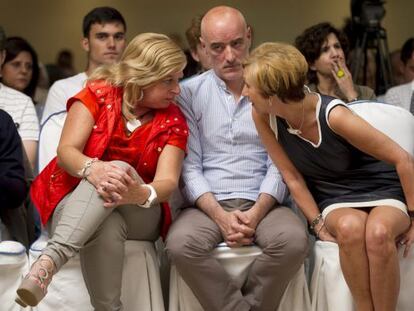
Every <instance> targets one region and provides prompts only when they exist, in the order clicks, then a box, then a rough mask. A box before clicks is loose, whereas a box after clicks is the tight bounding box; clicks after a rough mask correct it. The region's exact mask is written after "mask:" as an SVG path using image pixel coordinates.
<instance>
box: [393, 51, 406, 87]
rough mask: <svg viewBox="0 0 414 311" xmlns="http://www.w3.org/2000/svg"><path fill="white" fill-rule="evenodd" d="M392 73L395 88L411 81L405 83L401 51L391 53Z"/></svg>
mask: <svg viewBox="0 0 414 311" xmlns="http://www.w3.org/2000/svg"><path fill="white" fill-rule="evenodd" d="M390 63H391V72H392V78H393V86H396V85H401V84H404V83H407V82H409V81H405V77H404V64H403V62H402V61H401V50H400V49H398V50H395V51H392V52H391V53H390Z"/></svg>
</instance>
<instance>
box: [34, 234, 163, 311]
mask: <svg viewBox="0 0 414 311" xmlns="http://www.w3.org/2000/svg"><path fill="white" fill-rule="evenodd" d="M46 243H47V241H46V239H45V238H43V239H41V240H39V241H37V242H35V243H34V244H33V245H32V247H31V249H30V262H31V263H33V261H34V260H36V259H37V258H38V256H39V255H40V253H41V250H42V249H43V248H44V247H45V246H46ZM122 277H123V279H122V292H121V293H122V294H121V301H122V303H123V306H124V310H125V311H136V310H140V311H141V310H142V311H163V310H164V302H163V298H162V291H161V284H160V277H159V271H158V261H157V256H156V253H155V249H154V245H153V243H151V242H144V241H133V240H128V241H126V243H125V259H124V270H123V276H122ZM33 310H34V311H52V310H53V311H55V310H59V311H88V310H93V308H92V306H91V303H90V299H89V295H88V291H87V289H86V286H85V283H84V280H83V277H82V272H81V268H80V257H79V255H77V256H75V257H74V258H72V259H71V260H69V261H68V262H67V263H66V264H65V265H64V266H63V267H62V269H61V270H60V271H59V272H58V273H57V274H56V275H55V276H54V277H53V281H52V283H51V284H50V286H49V289H48V294H47V296H46V297H45V298H44V299H43V300H42V302H40V303H39V305H38V306H37V307H36V308H33Z"/></svg>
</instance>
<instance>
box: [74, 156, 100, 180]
mask: <svg viewBox="0 0 414 311" xmlns="http://www.w3.org/2000/svg"><path fill="white" fill-rule="evenodd" d="M97 161H99V159H98V158H92V159H89V160H87V161H86V162H85V164H84V165H83V167H82V169H81V170H80V171H79V172H78V176H79V177H80V178H86V177H88V176H89V174H90V168H91V166H92V164H93V163H95V162H97Z"/></svg>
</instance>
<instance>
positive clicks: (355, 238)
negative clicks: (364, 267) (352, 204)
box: [333, 214, 366, 246]
mask: <svg viewBox="0 0 414 311" xmlns="http://www.w3.org/2000/svg"><path fill="white" fill-rule="evenodd" d="M365 226H366V218H364V217H361V216H359V215H353V214H350V215H343V216H341V217H339V218H338V220H337V221H336V224H335V227H334V228H333V229H334V231H335V235H336V239H337V241H338V244H340V245H342V246H347V245H355V244H359V243H364V242H365Z"/></svg>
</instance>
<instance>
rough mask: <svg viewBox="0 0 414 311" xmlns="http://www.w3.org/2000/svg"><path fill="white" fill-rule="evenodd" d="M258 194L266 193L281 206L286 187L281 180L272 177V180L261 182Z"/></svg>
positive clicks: (267, 179)
mask: <svg viewBox="0 0 414 311" xmlns="http://www.w3.org/2000/svg"><path fill="white" fill-rule="evenodd" d="M259 193H267V194H269V195H271V196H272V197H274V198H275V199H276V200H277V202H278V203H279V204H282V202H283V201H284V200H285V198H286V195H287V187H286V184H285V183H284V182H283V181H282V179H281V178H279V179H275V178H274V176H273V178H265V179H264V180H263V182H262V184H261V185H260V190H259Z"/></svg>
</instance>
